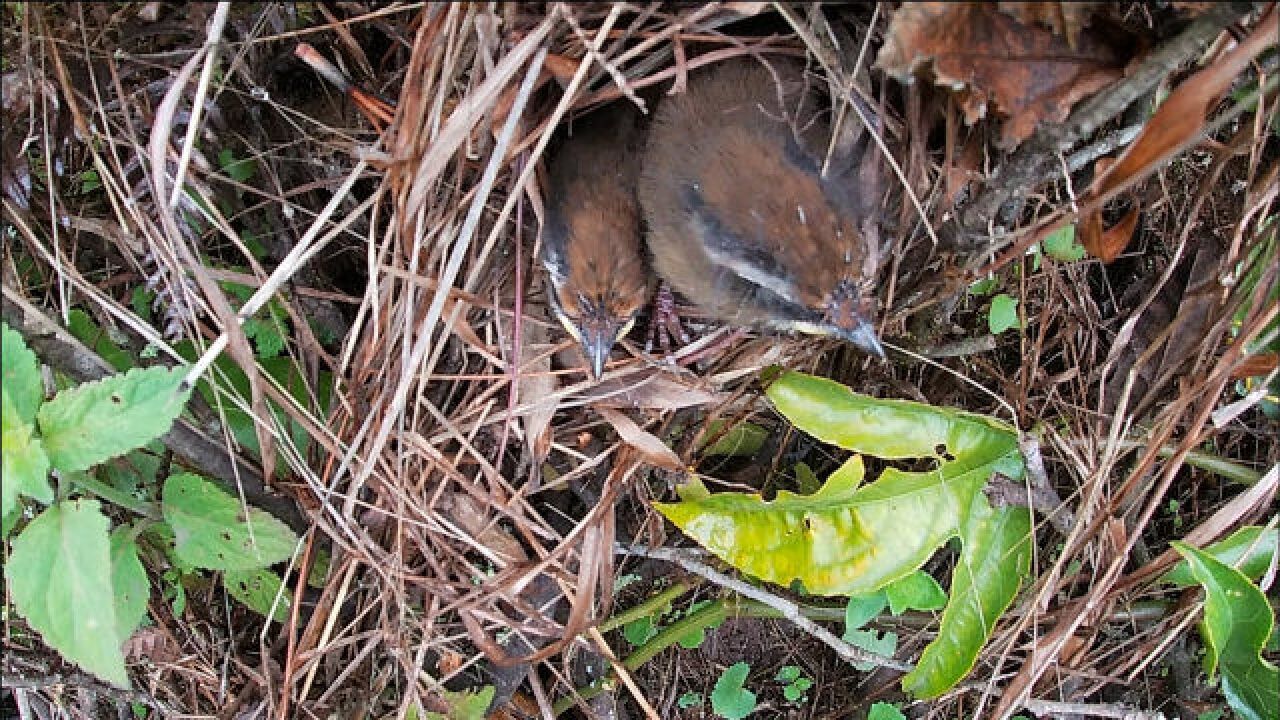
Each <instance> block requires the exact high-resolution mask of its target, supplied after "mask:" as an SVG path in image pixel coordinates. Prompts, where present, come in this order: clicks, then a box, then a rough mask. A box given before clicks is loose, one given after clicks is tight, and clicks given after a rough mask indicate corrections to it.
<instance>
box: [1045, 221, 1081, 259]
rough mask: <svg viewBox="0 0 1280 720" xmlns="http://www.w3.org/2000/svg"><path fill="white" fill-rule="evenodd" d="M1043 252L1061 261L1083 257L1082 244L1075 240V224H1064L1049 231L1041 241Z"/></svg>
mask: <svg viewBox="0 0 1280 720" xmlns="http://www.w3.org/2000/svg"><path fill="white" fill-rule="evenodd" d="M1043 248H1044V254H1045V255H1048V256H1049V257H1051V258H1053V259H1054V260H1058V261H1061V262H1076V261H1078V260H1083V259H1084V246H1082V245H1081V244H1080V243H1078V242H1076V226H1075V225H1064V226H1062V227H1060V228H1058V229H1057V230H1054V231H1053V232H1051V233H1049V236H1048V237H1046V238H1045V239H1044V242H1043Z"/></svg>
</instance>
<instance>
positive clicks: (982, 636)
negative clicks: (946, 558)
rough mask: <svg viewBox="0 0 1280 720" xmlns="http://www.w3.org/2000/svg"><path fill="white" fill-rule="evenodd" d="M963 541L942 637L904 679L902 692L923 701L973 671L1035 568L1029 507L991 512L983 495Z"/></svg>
mask: <svg viewBox="0 0 1280 720" xmlns="http://www.w3.org/2000/svg"><path fill="white" fill-rule="evenodd" d="M961 538H962V540H961V542H962V543H963V548H962V550H961V553H960V560H959V562H957V563H956V569H955V571H954V572H953V573H952V576H951V600H950V602H948V603H947V607H946V609H945V610H944V611H943V613H942V625H941V627H939V629H938V637H937V639H936V640H934V641H933V642H932V643H929V646H928V647H926V648H925V650H924V654H923V655H922V656H921V658H920V662H919V663H918V664H917V665H916V669H915V670H912V671H911V672H910V673H908V674H907V675H906V676H905V677H904V678H902V688H903V689H904V690H906V691H907V692H909V693H912V694H914V695H915V696H916V697H919V698H934V697H937V696H939V695H941V694H942V693H944V692H946V691H947V690H949V689H950V688H951V687H952V686H954V685H955V684H956V683H957V682H959V681H960V680H961V678H963V677H964V676H965V675H966V674H967V673H968V672H969V670H971V669H972V668H973V663H974V661H975V660H977V657H978V652H979V651H980V650H981V649H982V646H983V645H984V644H985V643H986V641H987V638H988V637H990V636H991V630H992V628H994V627H995V624H996V621H997V620H998V619H999V618H1000V615H1001V614H1002V613H1004V611H1005V610H1006V609H1007V608H1008V607H1009V605H1010V604H1011V603H1012V602H1013V599H1014V597H1015V596H1017V594H1018V586H1019V584H1020V583H1021V580H1022V578H1023V577H1025V576H1026V575H1027V573H1028V571H1029V570H1030V568H1031V513H1030V512H1029V511H1028V510H1027V509H1026V508H1017V507H1005V508H998V509H993V508H992V507H991V506H990V505H989V504H988V503H987V499H986V496H985V495H982V494H981V493H979V494H978V495H977V496H976V497H975V498H974V501H973V508H972V509H971V511H970V513H969V517H968V518H967V521H966V523H965V528H964V531H963V532H962V533H961Z"/></svg>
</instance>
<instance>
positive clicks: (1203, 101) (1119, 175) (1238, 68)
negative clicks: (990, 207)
mask: <svg viewBox="0 0 1280 720" xmlns="http://www.w3.org/2000/svg"><path fill="white" fill-rule="evenodd" d="M1276 17H1277V16H1276V9H1275V6H1274V5H1273V6H1272V7H1271V9H1269V10H1268V11H1267V14H1266V15H1264V16H1263V17H1262V19H1261V20H1260V21H1259V22H1258V26H1257V27H1256V28H1254V29H1253V32H1252V33H1250V34H1249V37H1247V38H1245V40H1244V41H1243V42H1241V43H1240V44H1239V45H1237V46H1236V48H1235V49H1234V50H1232V51H1231V52H1229V53H1227V54H1226V55H1225V56H1224V57H1222V58H1221V59H1220V60H1218V61H1217V62H1215V63H1213V64H1212V65H1210V66H1209V67H1207V68H1205V69H1203V70H1201V71H1200V72H1198V73H1196V74H1195V75H1192V76H1191V77H1189V78H1187V79H1186V80H1183V81H1182V83H1181V84H1179V85H1178V88H1177V89H1176V90H1174V91H1173V92H1172V93H1171V94H1170V95H1169V97H1168V99H1166V100H1165V101H1164V103H1163V104H1162V105H1160V109H1158V110H1156V113H1155V115H1152V116H1151V119H1150V120H1149V121H1147V126H1146V127H1144V128H1143V129H1142V133H1141V134H1139V135H1138V137H1137V139H1136V140H1134V141H1133V144H1132V145H1130V146H1129V147H1128V148H1127V149H1125V151H1124V153H1122V154H1121V155H1120V159H1119V160H1117V161H1116V164H1115V165H1114V166H1113V167H1112V168H1111V170H1110V171H1109V172H1106V173H1101V174H1099V175H1098V176H1097V177H1096V178H1095V179H1094V181H1093V184H1092V185H1091V186H1090V187H1089V189H1088V190H1087V191H1086V192H1085V193H1084V194H1083V195H1082V196H1081V198H1080V200H1081V204H1083V203H1085V202H1087V201H1089V200H1093V199H1095V198H1106V197H1108V196H1110V195H1112V194H1113V193H1115V192H1117V191H1119V190H1120V189H1121V188H1123V187H1126V186H1128V185H1130V184H1132V183H1133V182H1135V181H1137V180H1139V179H1140V178H1142V177H1145V176H1146V175H1147V174H1148V173H1150V172H1151V171H1152V170H1154V169H1155V168H1157V167H1159V166H1160V165H1161V164H1163V163H1164V161H1165V160H1167V159H1168V158H1170V157H1172V156H1174V155H1175V154H1177V153H1179V152H1181V151H1182V150H1183V149H1184V148H1186V147H1187V146H1188V145H1190V144H1191V143H1193V142H1195V141H1197V140H1198V139H1199V138H1200V134H1201V132H1203V130H1204V126H1205V122H1206V120H1207V119H1208V116H1209V112H1210V111H1212V110H1213V108H1214V106H1215V105H1217V104H1218V101H1219V100H1220V99H1221V97H1222V95H1223V94H1224V93H1225V92H1226V91H1227V89H1228V88H1230V87H1231V83H1232V81H1234V80H1235V78H1236V76H1237V75H1239V74H1240V73H1241V72H1243V71H1244V69H1245V67H1246V66H1248V64H1249V63H1250V61H1252V60H1253V58H1254V57H1256V56H1257V55H1258V54H1259V53H1261V52H1262V51H1264V50H1266V49H1267V48H1269V47H1275V38H1276V33H1277V31H1280V26H1278V23H1277V20H1276Z"/></svg>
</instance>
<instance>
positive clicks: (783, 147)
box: [639, 58, 884, 357]
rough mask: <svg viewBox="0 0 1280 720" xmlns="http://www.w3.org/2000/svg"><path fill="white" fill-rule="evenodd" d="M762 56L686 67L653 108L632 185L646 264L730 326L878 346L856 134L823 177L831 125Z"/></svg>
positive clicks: (798, 84) (865, 191)
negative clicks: (676, 91)
mask: <svg viewBox="0 0 1280 720" xmlns="http://www.w3.org/2000/svg"><path fill="white" fill-rule="evenodd" d="M769 63H770V65H771V66H772V69H770V68H769V67H766V66H765V65H764V64H762V63H761V62H760V61H758V60H755V59H751V58H745V59H742V60H735V61H730V62H726V63H721V64H718V65H716V66H714V67H712V68H708V69H707V70H704V71H702V72H695V73H694V74H693V75H691V76H690V78H689V82H688V88H687V90H686V92H684V93H683V94H681V95H677V96H674V97H671V98H668V99H667V100H666V101H665V102H664V103H663V104H661V105H660V106H659V107H658V109H657V111H656V113H655V117H654V120H653V125H652V127H651V128H650V129H649V140H648V145H647V147H646V151H645V157H644V167H643V171H642V174H641V178H640V185H639V188H640V190H639V194H640V203H641V206H642V207H643V208H644V213H645V219H646V220H647V222H648V226H649V239H648V243H649V250H650V253H651V255H652V259H653V266H654V270H656V271H657V273H658V274H659V275H660V276H661V277H662V278H664V279H665V280H666V281H667V282H669V283H670V284H671V286H672V287H673V288H674V289H676V290H678V291H680V292H681V293H682V294H683V295H684V296H685V297H686V298H688V299H689V300H691V301H693V302H694V303H695V304H697V305H699V306H701V307H702V308H703V309H704V310H706V311H707V312H709V313H711V314H712V315H714V316H716V317H717V318H719V319H721V320H723V321H725V322H727V323H730V324H734V325H754V326H758V327H766V328H773V329H777V330H781V331H785V332H799V333H806V334H812V335H834V336H837V337H841V338H844V339H845V340H848V341H850V342H852V343H854V344H855V345H857V346H858V347H859V348H861V349H863V350H865V351H866V352H868V353H871V354H873V355H876V356H879V357H883V356H884V350H883V349H882V348H881V345H880V341H879V339H878V338H877V336H876V332H875V327H874V325H873V324H872V319H873V318H874V315H875V312H876V305H877V301H876V297H875V276H876V272H877V270H878V268H879V261H880V248H879V234H878V231H877V227H878V226H877V225H876V221H875V212H874V208H875V203H877V202H878V201H879V199H880V198H879V191H878V190H876V189H874V188H868V187H863V185H864V183H863V182H860V180H861V178H863V177H867V176H869V173H868V172H867V168H863V167H860V165H861V164H863V163H862V159H863V156H864V155H865V152H864V150H865V148H866V142H865V140H866V137H865V135H866V134H865V133H864V134H863V136H862V137H857V138H856V139H850V138H846V141H845V142H842V143H838V144H837V146H838V147H841V148H842V150H840V151H839V152H838V153H837V155H836V157H834V158H833V160H834V162H833V163H832V166H831V168H830V169H829V171H828V174H827V176H826V177H823V176H822V174H821V168H822V163H823V159H824V158H825V156H826V150H827V144H828V141H829V140H830V137H831V131H830V128H829V126H828V125H827V123H826V122H825V119H823V118H819V117H816V111H817V107H818V105H817V102H816V99H815V97H814V95H813V94H812V93H811V92H809V91H808V90H807V89H806V88H805V83H804V74H803V70H802V68H801V67H800V66H798V65H795V64H793V63H791V62H790V61H785V60H781V59H776V58H774V59H770V60H769ZM849 122H853V123H859V120H858V119H857V118H856V117H851V118H850V120H849ZM873 159H874V158H873ZM866 165H867V166H868V167H869V166H870V164H869V163H866ZM872 184H873V185H874V183H872Z"/></svg>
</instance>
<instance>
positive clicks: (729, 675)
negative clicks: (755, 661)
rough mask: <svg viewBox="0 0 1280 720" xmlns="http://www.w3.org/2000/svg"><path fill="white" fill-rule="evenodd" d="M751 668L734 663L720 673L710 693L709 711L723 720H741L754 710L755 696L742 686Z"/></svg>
mask: <svg viewBox="0 0 1280 720" xmlns="http://www.w3.org/2000/svg"><path fill="white" fill-rule="evenodd" d="M750 672H751V666H750V665H748V664H746V663H744V662H739V663H734V664H733V665H730V666H729V667H728V668H725V671H724V672H723V673H721V675H720V679H718V680H716V686H715V689H714V690H712V692H711V711H712V712H714V713H715V714H716V715H719V716H720V717H722V718H725V720H742V718H744V717H746V716H748V715H750V714H751V711H752V710H755V709H756V694H755V693H753V692H751V691H750V690H748V689H746V688H745V687H743V686H742V684H743V683H744V682H746V679H747V674H748V673H750Z"/></svg>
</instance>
